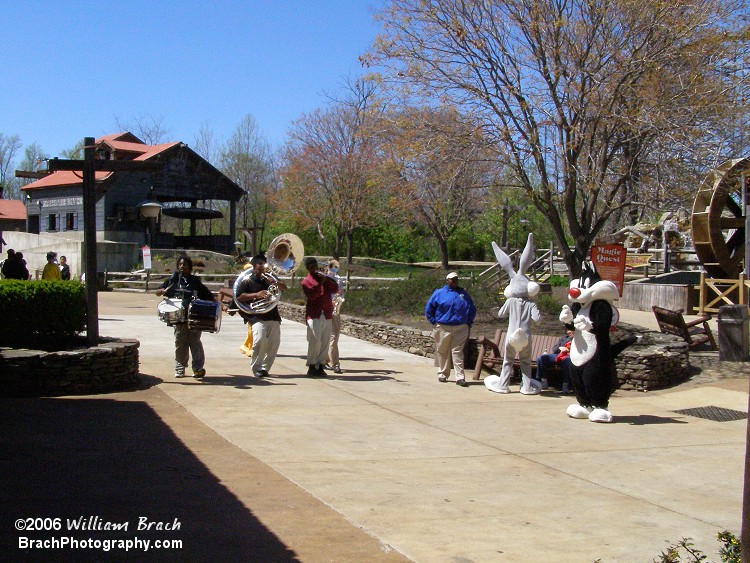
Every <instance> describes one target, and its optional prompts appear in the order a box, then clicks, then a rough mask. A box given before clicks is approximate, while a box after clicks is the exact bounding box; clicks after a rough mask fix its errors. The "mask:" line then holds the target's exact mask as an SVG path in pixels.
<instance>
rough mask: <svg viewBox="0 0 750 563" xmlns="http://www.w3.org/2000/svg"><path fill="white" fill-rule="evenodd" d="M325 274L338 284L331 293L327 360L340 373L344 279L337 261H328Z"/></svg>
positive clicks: (334, 371) (335, 371)
mask: <svg viewBox="0 0 750 563" xmlns="http://www.w3.org/2000/svg"><path fill="white" fill-rule="evenodd" d="M326 274H327V275H328V276H329V277H331V278H333V280H334V281H335V282H336V285H338V291H337V292H336V293H334V294H333V297H332V299H333V315H332V316H331V339H330V341H329V344H328V358H327V359H328V362H327V364H328V365H329V366H330V367H331V368H332V369H333V373H342V371H341V363H340V362H339V336H340V335H341V306H342V305H343V303H344V280H343V279H342V278H341V276H339V261H338V260H335V259H331V260H329V261H328V268H327V269H326Z"/></svg>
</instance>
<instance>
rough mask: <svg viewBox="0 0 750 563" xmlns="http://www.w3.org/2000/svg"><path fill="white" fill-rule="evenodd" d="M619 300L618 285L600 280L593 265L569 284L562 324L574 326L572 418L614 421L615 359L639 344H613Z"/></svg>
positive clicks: (630, 340) (630, 339)
mask: <svg viewBox="0 0 750 563" xmlns="http://www.w3.org/2000/svg"><path fill="white" fill-rule="evenodd" d="M618 298H619V293H618V291H617V286H615V284H614V283H612V282H611V281H606V280H601V279H600V278H599V275H598V274H597V273H596V269H595V268H594V265H593V263H591V262H587V263H584V265H583V271H582V273H581V277H580V278H579V279H578V280H573V281H572V282H571V283H570V289H569V291H568V301H570V305H564V306H563V308H562V312H561V313H560V321H562V322H563V323H573V325H574V326H575V333H574V335H573V341H572V343H571V347H570V361H571V363H572V365H571V369H570V378H571V381H572V383H573V389H574V390H575V395H576V400H577V401H578V403H577V404H573V405H570V406H569V407H568V410H567V414H568V416H570V417H571V418H588V419H589V420H590V421H592V422H612V414H611V413H610V412H609V410H608V409H609V397H610V395H611V394H612V391H613V381H614V379H615V356H617V354H619V353H620V352H621V351H622V350H624V349H625V348H626V347H627V346H629V345H630V344H632V343H633V342H635V341H636V337H635V336H629V337H627V338H625V339H624V340H622V341H620V342H619V343H617V344H616V345H615V346H612V345H611V342H610V337H609V334H610V331H611V330H614V326H615V325H616V324H617V321H618V320H619V314H618V312H617V309H616V308H615V306H614V305H613V304H612V302H613V301H614V300H615V299H618Z"/></svg>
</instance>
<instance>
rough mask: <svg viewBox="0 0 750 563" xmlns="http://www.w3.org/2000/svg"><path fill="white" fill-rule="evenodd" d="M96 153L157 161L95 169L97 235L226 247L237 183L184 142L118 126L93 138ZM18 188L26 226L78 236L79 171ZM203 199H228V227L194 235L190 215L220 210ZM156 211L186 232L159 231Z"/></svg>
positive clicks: (159, 244) (210, 215)
mask: <svg viewBox="0 0 750 563" xmlns="http://www.w3.org/2000/svg"><path fill="white" fill-rule="evenodd" d="M96 158H97V159H102V160H133V161H157V162H159V163H160V164H161V167H160V169H159V170H158V171H156V172H146V171H139V172H129V171H128V172H96V194H97V201H96V231H97V240H98V241H105V240H106V241H113V242H130V243H132V242H136V243H138V244H139V245H140V244H149V245H150V246H151V247H153V248H193V249H201V250H213V251H216V252H222V253H225V254H230V253H232V251H233V243H234V240H235V237H236V232H235V231H236V226H235V215H236V203H237V201H239V199H240V198H241V197H242V195H243V191H242V188H240V187H239V186H238V185H237V184H235V183H234V182H233V181H232V180H230V179H229V178H228V177H227V176H225V175H224V174H223V173H221V172H220V171H219V170H217V169H216V168H214V167H213V166H212V165H211V164H210V163H209V162H208V161H206V160H205V159H204V158H203V157H201V156H200V155H199V154H197V153H196V152H195V151H193V150H192V149H191V148H190V147H188V146H187V145H186V144H185V143H182V142H179V141H178V142H172V143H164V144H160V145H147V144H145V143H144V142H143V141H141V140H140V139H138V138H137V137H136V136H135V135H133V134H132V133H127V132H126V133H118V134H114V135H107V136H104V137H101V138H99V139H96ZM21 189H22V190H23V191H24V192H25V193H26V198H27V217H28V219H27V230H28V232H30V233H39V234H48V233H50V234H51V233H54V234H58V235H61V236H64V237H65V238H69V239H77V240H82V239H83V196H82V193H83V180H82V177H81V175H80V173H78V172H68V171H58V172H53V173H51V174H49V175H47V176H45V177H43V178H41V179H39V180H36V181H35V182H32V183H30V184H28V185H26V186H24V187H23V188H21ZM209 201H224V202H229V214H230V216H229V233H228V234H226V235H210V236H200V237H199V236H196V221H202V220H211V219H216V218H221V217H222V214H221V212H219V211H217V210H215V209H211V208H209V207H205V205H206V202H209ZM199 203H200V204H201V205H200V206H199ZM149 211H152V212H154V213H149ZM160 214H164V215H168V216H172V217H179V218H183V219H188V220H189V221H190V235H189V236H176V235H175V234H174V233H169V232H163V231H162V230H161V224H160V222H159V215H160ZM150 215H156V217H150Z"/></svg>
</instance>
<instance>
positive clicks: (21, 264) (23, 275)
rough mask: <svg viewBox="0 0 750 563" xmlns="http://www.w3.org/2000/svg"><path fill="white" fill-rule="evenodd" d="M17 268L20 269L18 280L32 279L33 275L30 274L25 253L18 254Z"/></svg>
mask: <svg viewBox="0 0 750 563" xmlns="http://www.w3.org/2000/svg"><path fill="white" fill-rule="evenodd" d="M16 267H17V268H18V276H17V277H16V279H18V280H28V279H31V274H29V269H28V268H27V267H26V260H24V257H23V252H16Z"/></svg>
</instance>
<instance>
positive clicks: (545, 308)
mask: <svg viewBox="0 0 750 563" xmlns="http://www.w3.org/2000/svg"><path fill="white" fill-rule="evenodd" d="M536 306H537V307H538V308H539V310H540V311H541V312H542V314H543V315H551V316H558V315H559V314H560V309H561V308H562V305H561V304H560V303H559V302H558V301H557V299H555V298H554V297H552V296H551V295H547V294H544V295H540V296H539V297H537V298H536Z"/></svg>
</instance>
